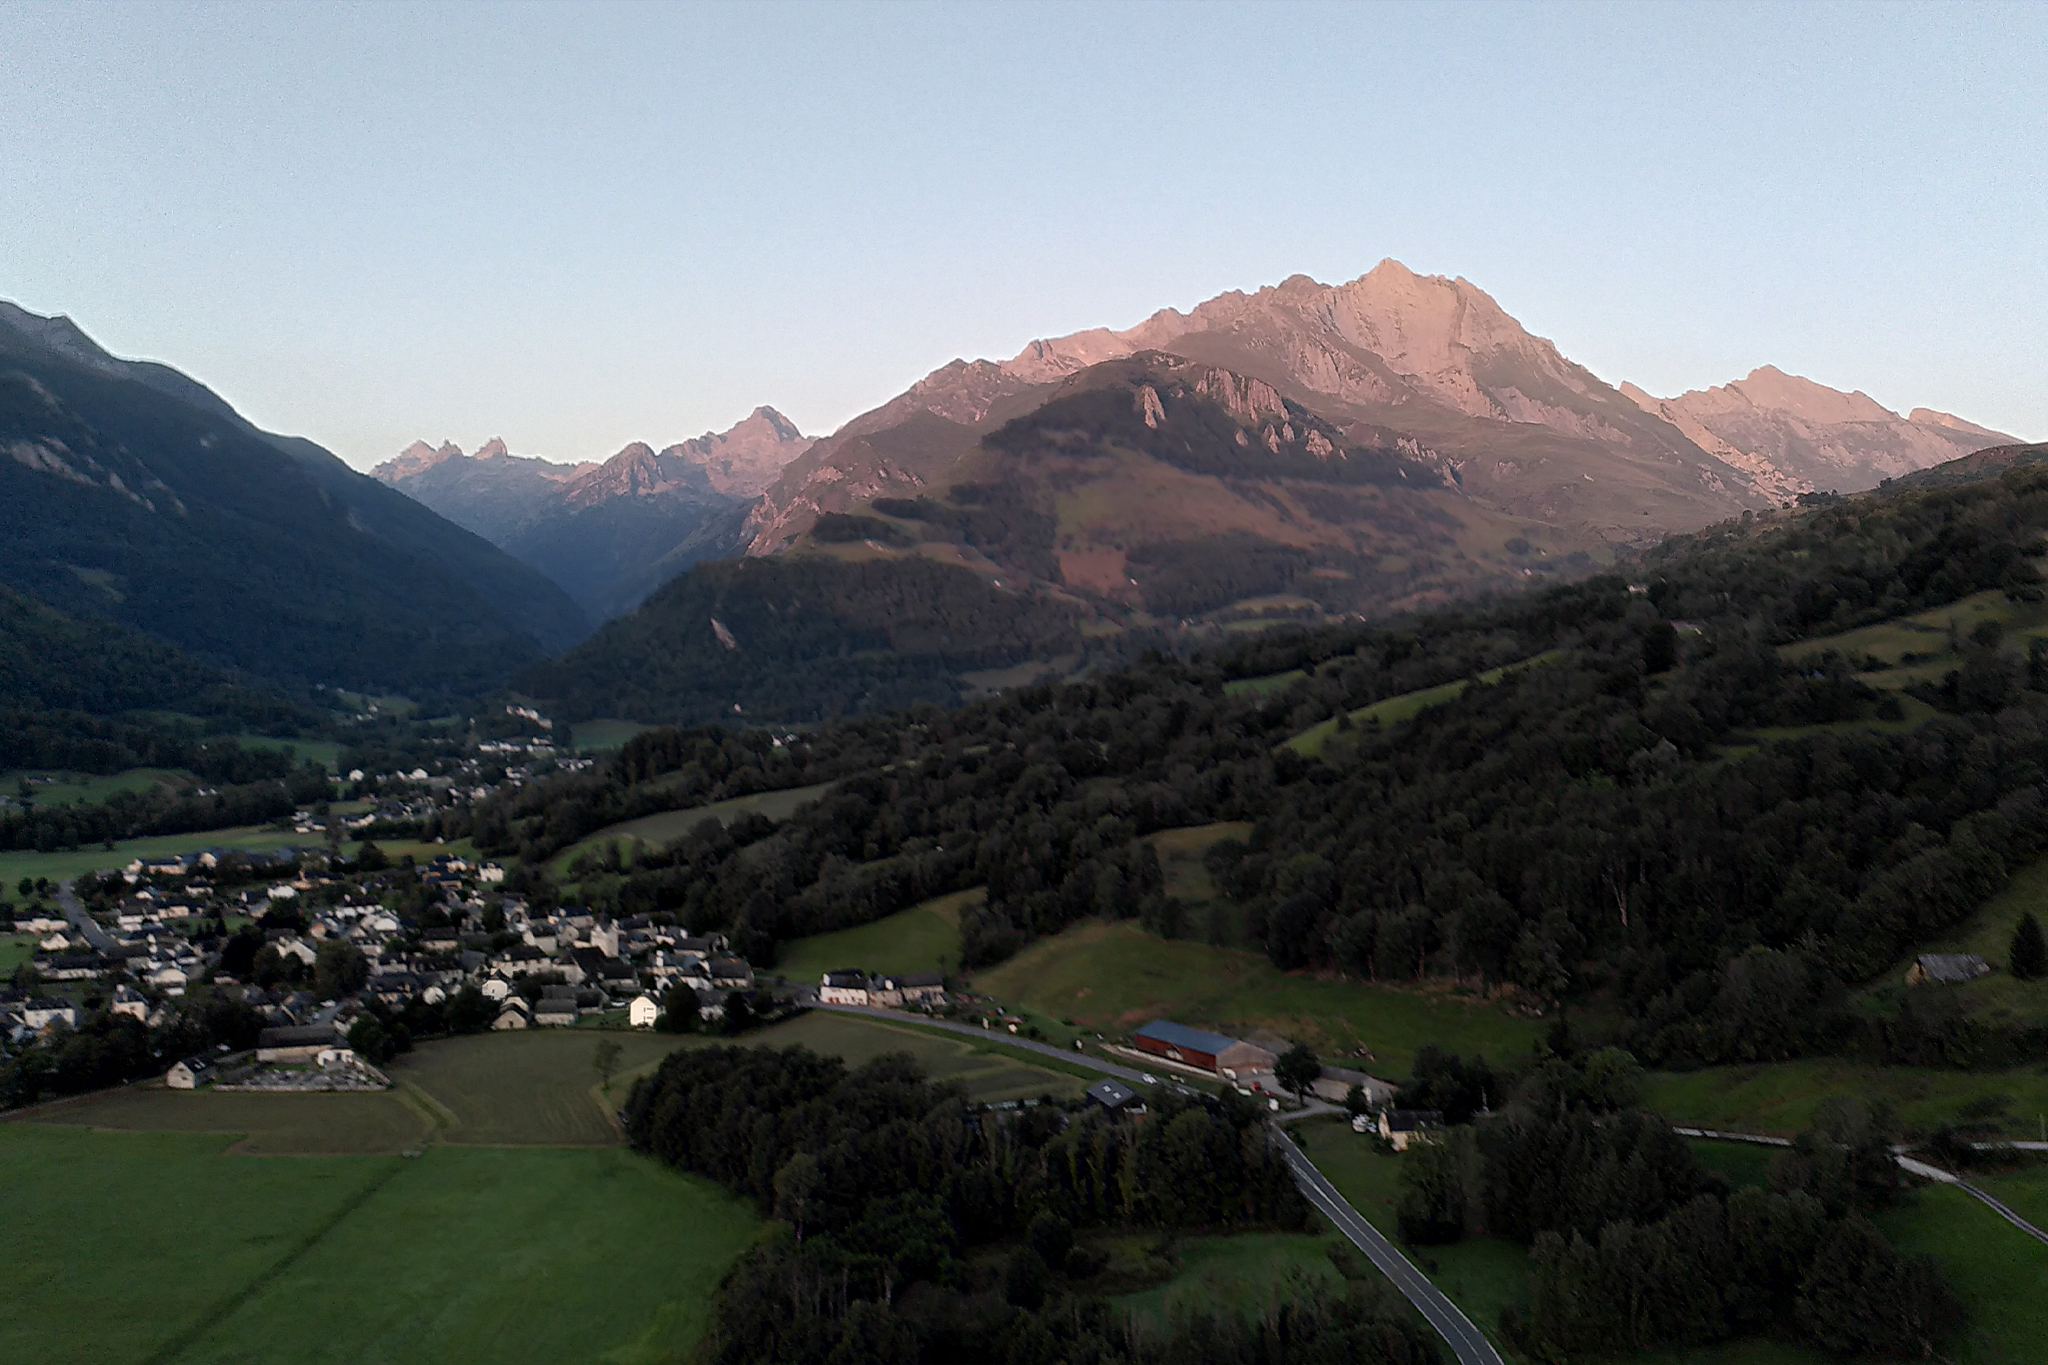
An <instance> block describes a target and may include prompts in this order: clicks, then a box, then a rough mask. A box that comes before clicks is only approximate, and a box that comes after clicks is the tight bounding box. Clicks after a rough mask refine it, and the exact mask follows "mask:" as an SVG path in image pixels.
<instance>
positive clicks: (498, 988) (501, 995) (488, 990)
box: [481, 976, 512, 1004]
mask: <svg viewBox="0 0 2048 1365" xmlns="http://www.w3.org/2000/svg"><path fill="white" fill-rule="evenodd" d="M481 989H482V991H483V993H484V999H486V1000H489V1001H491V1002H492V1003H494V1004H495V1003H500V1002H502V1001H503V1000H504V999H505V997H506V996H508V995H510V994H512V983H511V982H509V981H507V980H506V979H505V978H504V977H502V976H494V977H491V978H489V979H488V980H486V981H485V982H484V984H483V986H482V987H481Z"/></svg>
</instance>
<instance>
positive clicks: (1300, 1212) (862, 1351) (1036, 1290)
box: [625, 1047, 1440, 1365]
mask: <svg viewBox="0 0 2048 1365" xmlns="http://www.w3.org/2000/svg"><path fill="white" fill-rule="evenodd" d="M1149 1104H1150V1112H1149V1113H1148V1114H1147V1115H1146V1117H1145V1120H1144V1122H1142V1123H1131V1122H1129V1121H1128V1120H1119V1119H1116V1118H1112V1117H1110V1116H1108V1115H1106V1114H1103V1113H1102V1112H1101V1111H1099V1110H1095V1109H1093V1108H1092V1107H1088V1106H1083V1105H1079V1104H1061V1103H1056V1102H1053V1101H1051V1100H1044V1101H1040V1102H1038V1103H1036V1104H1026V1105H1024V1106H1021V1107H1016V1108H1010V1109H1007V1110H1005V1109H991V1108H988V1107H984V1106H975V1105H970V1104H968V1103H967V1101H966V1099H965V1097H964V1095H963V1094H962V1092H961V1091H960V1090H959V1089H958V1088H957V1087H954V1086H946V1085H938V1084H934V1083H933V1082H931V1081H929V1080H927V1079H926V1078H925V1077H924V1076H923V1075H922V1073H921V1072H920V1071H919V1070H918V1069H917V1067H916V1065H915V1064H914V1063H913V1062H912V1061H911V1060H910V1059H909V1058H908V1057H905V1056H901V1055H896V1056H884V1057H880V1058H877V1059H875V1060H874V1061H872V1062H869V1063H867V1064H866V1065H865V1066H862V1067H861V1068H859V1069H858V1070H853V1071H849V1070H848V1069H847V1068H846V1066H845V1064H844V1063H843V1062H841V1061H839V1060H838V1059H837V1058H826V1057H819V1056H816V1055H814V1054H812V1053H810V1052H808V1051H806V1050H805V1049H802V1048H789V1049H786V1050H783V1051H772V1050H767V1049H753V1048H730V1047H728V1048H704V1049H691V1050H685V1051H680V1052H676V1053H672V1054H670V1056H669V1058H668V1059H667V1060H666V1061H665V1062H663V1063H662V1065H661V1068H660V1069H659V1070H658V1071H657V1072H656V1073H655V1074H654V1075H653V1076H651V1077H649V1078H647V1079H645V1080H642V1081H639V1082H636V1083H635V1085H634V1088H633V1092H632V1095H631V1098H630V1099H629V1100H628V1102H627V1105H626V1110H625V1117H626V1131H627V1134H628V1136H629V1137H630V1139H631V1141H632V1142H633V1145H634V1146H635V1147H637V1148H639V1149H640V1150H642V1151H646V1152H650V1153H652V1154H653V1155H654V1156H656V1157H658V1158H660V1159H661V1160H663V1161H665V1162H668V1163H669V1164H671V1165H674V1166H677V1167H679V1168H681V1169H683V1170H687V1171H692V1172H695V1173H697V1174H700V1175H705V1176H708V1177H710V1178H711V1179H713V1180H716V1181H718V1182H719V1183H720V1184H722V1185H724V1186H725V1187H726V1188H728V1189H730V1190H732V1191H734V1192H735V1193H737V1194H740V1195H742V1196H744V1197H746V1198H748V1199H751V1200H752V1201H753V1202H754V1203H755V1205H756V1206H757V1207H758V1208H759V1209H760V1210H761V1211H762V1213H764V1214H767V1215H772V1216H773V1217H775V1218H776V1219H778V1220H779V1224H778V1226H777V1227H776V1228H775V1229H774V1230H773V1231H772V1232H771V1233H770V1234H769V1235H768V1236H767V1237H764V1238H763V1239H761V1240H759V1241H757V1242H756V1243H755V1244H754V1245H753V1247H751V1248H750V1249H749V1250H748V1251H747V1252H746V1253H744V1254H743V1255H742V1257H741V1259H740V1261H739V1263H738V1264H737V1265H736V1266H735V1267H734V1268H733V1269H732V1270H731V1271H729V1272H728V1273H727V1275H726V1278H725V1280H724V1282H723V1283H721V1284H720V1286H719V1288H718V1291H717V1294H716V1296H715V1297H714V1299H713V1302H712V1313H711V1316H712V1326H711V1332H710V1335H709V1337H708V1339H707V1340H706V1342H705V1343H704V1345H703V1346H702V1347H701V1348H700V1350H701V1354H702V1358H703V1359H705V1360H708V1361H715V1362H719V1365H750V1363H752V1362H759V1363H760V1365H769V1363H770V1362H773V1365H811V1363H812V1362H817V1363H818V1365H824V1363H825V1362H831V1365H868V1362H875V1365H905V1362H919V1361H922V1362H933V1363H934V1365H936V1363H937V1362H953V1361H962V1362H964V1361H976V1362H980V1361H1001V1362H1006V1363H1014V1365H1038V1363H1039V1362H1044V1363H1045V1365H1051V1362H1054V1361H1060V1360H1068V1361H1073V1360H1087V1361H1094V1362H1098V1365H1123V1363H1124V1362H1129V1365H1154V1363H1155V1362H1156V1363H1157V1365H1167V1362H1175V1363H1176V1365H1178V1363H1179V1362H1198V1363H1199V1365H1237V1363H1238V1362H1242V1363H1243V1365H1253V1362H1257V1363H1258V1365H1293V1362H1302V1365H1308V1362H1317V1363H1318V1365H1320V1363H1321V1362H1325V1361H1328V1362H1336V1361H1359V1362H1365V1365H1430V1363H1433V1362H1436V1361H1438V1360H1439V1359H1440V1356H1439V1354H1438V1351H1437V1348H1436V1344H1435V1342H1434V1340H1433V1338H1430V1337H1428V1336H1426V1335H1425V1329H1422V1328H1420V1327H1419V1326H1418V1325H1417V1323H1416V1322H1415V1320H1414V1319H1413V1318H1412V1317H1411V1316H1410V1315H1409V1314H1408V1313H1407V1312H1406V1311H1405V1309H1404V1307H1403V1306H1401V1305H1400V1304H1399V1303H1398V1301H1396V1300H1393V1299H1391V1298H1390V1297H1389V1296H1388V1295H1387V1294H1386V1292H1385V1291H1384V1290H1383V1289H1382V1288H1381V1287H1379V1286H1377V1285H1369V1284H1365V1283H1350V1284H1347V1285H1346V1286H1345V1288H1343V1289H1342V1290H1331V1289H1328V1288H1324V1287H1321V1286H1318V1285H1315V1284H1312V1283H1303V1284H1300V1285H1292V1286H1290V1287H1289V1290H1290V1292H1289V1293H1287V1294H1286V1295H1284V1296H1282V1298H1281V1299H1280V1300H1278V1301H1276V1302H1274V1303H1272V1304H1270V1305H1268V1306H1267V1307H1266V1311H1265V1312H1263V1313H1259V1314H1245V1313H1240V1312H1234V1311H1233V1312H1223V1313H1217V1314H1208V1313H1203V1314H1197V1315H1194V1316H1192V1317H1188V1318H1182V1319H1178V1320H1176V1321H1175V1322H1174V1323H1172V1325H1170V1326H1159V1327H1155V1328H1148V1327H1145V1326H1143V1325H1141V1324H1138V1323H1136V1322H1134V1321H1133V1320H1131V1319H1130V1317H1129V1316H1128V1315H1126V1314H1124V1313H1122V1312H1119V1311H1116V1310H1114V1309H1112V1308H1111V1307H1110V1306H1109V1305H1108V1304H1106V1303H1104V1302H1103V1301H1102V1300H1101V1298H1100V1297H1098V1296H1099V1295H1101V1294H1103V1293H1105V1292H1118V1288H1117V1287H1116V1286H1113V1285H1111V1284H1109V1283H1107V1282H1106V1280H1105V1277H1104V1272H1105V1271H1106V1270H1107V1269H1108V1260H1109V1258H1108V1256H1107V1254H1106V1252H1105V1250H1104V1249H1103V1248H1102V1247H1101V1245H1100V1243H1099V1241H1098V1236H1099V1234H1102V1233H1105V1232H1114V1231H1125V1230H1133V1229H1146V1230H1155V1231H1157V1232H1159V1233H1161V1234H1164V1235H1166V1236H1172V1235H1174V1234H1177V1233H1190V1232H1228V1231H1239V1230H1246V1229H1278V1230H1299V1229H1302V1228H1305V1227H1306V1226H1307V1223H1308V1217H1309V1214H1308V1207H1307V1205H1306V1203H1305V1202H1304V1201H1303V1199H1302V1197H1301V1194H1300V1193H1299V1192H1298V1191H1297V1190H1296V1189H1295V1186H1294V1183H1293V1180H1292V1178H1291V1176H1290V1175H1289V1173H1288V1168H1287V1165H1286V1163H1285V1162H1284V1161H1283V1160H1282V1159H1281V1157H1280V1155H1279V1154H1278V1153H1277V1152H1275V1151H1273V1150H1272V1147H1271V1144H1272V1143H1273V1142H1274V1141H1275V1140H1277V1139H1276V1137H1275V1135H1274V1134H1273V1133H1272V1132H1271V1130H1270V1129H1269V1128H1268V1127H1267V1126H1266V1125H1265V1124H1264V1123H1263V1122H1262V1117H1261V1111H1260V1110H1259V1108H1258V1106H1256V1105H1255V1104H1253V1103H1251V1102H1250V1101H1245V1100H1240V1099H1239V1098H1238V1096H1236V1095H1235V1094H1225V1095H1224V1096H1222V1097H1221V1098H1218V1097H1214V1096H1197V1095H1193V1094H1182V1093H1178V1092H1174V1091H1170V1090H1159V1091H1156V1092H1155V1093H1154V1095H1153V1096H1152V1097H1151V1099H1150V1101H1149Z"/></svg>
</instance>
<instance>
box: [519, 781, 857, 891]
mask: <svg viewBox="0 0 2048 1365" xmlns="http://www.w3.org/2000/svg"><path fill="white" fill-rule="evenodd" d="M829 786H831V784H830V783H819V784H818V785H816V786H811V787H791V788H789V789H787V790H785V791H778V792H757V793H755V794H754V795H752V796H735V797H734V798H733V799H732V800H730V801H714V802H712V803H711V804H710V805H708V806H692V807H690V808H689V809H688V810H665V811H657V812H656V813H655V814H653V815H643V816H641V817H640V818H639V819H637V820H623V821H621V822H620V823H618V824H616V825H607V826H606V827H605V828H603V829H601V830H599V831H598V832H597V833H595V834H593V835H590V836H589V837H588V838H585V839H582V840H580V841H578V842H577V843H573V844H571V845H569V847H567V848H565V849H563V850H562V851H561V852H560V853H558V854H556V855H555V857H554V860H553V861H552V862H550V863H549V864H548V872H549V875H551V876H555V877H561V876H564V875H566V874H567V873H568V870H569V864H571V863H573V862H575V861H576V859H577V858H579V857H580V856H582V855H583V854H584V853H586V852H589V851H590V850H591V849H595V848H605V847H609V846H611V845H615V844H624V845H625V846H626V847H627V848H629V849H630V848H633V847H637V846H638V845H640V844H652V845H654V846H655V847H657V848H659V847H661V846H663V845H665V844H667V843H668V842H669V841H670V840H672V839H680V838H682V837H683V836H684V835H685V834H688V833H689V832H690V831H691V830H693V829H695V828H696V827H697V826H698V825H699V824H701V823H703V822H704V821H706V820H716V821H718V823H720V824H721V825H729V824H731V823H732V822H733V821H734V820H737V819H738V818H739V817H740V816H742V815H746V814H756V815H765V816H767V817H768V818H769V819H770V820H787V819H788V818H789V817H790V816H791V815H793V814H795V812H796V808H797V807H798V806H801V805H803V804H804V803H805V802H807V801H815V800H817V799H818V797H820V796H822V795H824V793H825V791H826V789H827V788H828V787H829Z"/></svg>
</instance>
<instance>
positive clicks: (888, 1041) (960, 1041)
mask: <svg viewBox="0 0 2048 1365" xmlns="http://www.w3.org/2000/svg"><path fill="white" fill-rule="evenodd" d="M710 1041H712V1042H717V1041H720V1040H718V1039H712V1040H710ZM746 1041H747V1042H748V1043H750V1044H755V1045H758V1046H765V1047H788V1046H790V1045H792V1044H797V1043H801V1044H802V1045H803V1046H805V1047H808V1048H810V1049H811V1051H813V1052H821V1053H827V1054H830V1055H833V1056H838V1057H844V1058H845V1059H846V1062H847V1065H849V1066H859V1065H860V1064H861V1063H862V1062H865V1061H868V1060H870V1059H872V1058H875V1057H879V1056H881V1055H882V1054H883V1053H885V1052H907V1053H909V1054H910V1055H911V1056H912V1057H914V1058H916V1059H917V1061H918V1063H919V1064H920V1065H922V1066H923V1067H924V1069H925V1073H926V1074H927V1075H929V1076H931V1077H932V1079H934V1080H940V1081H957V1082H959V1083H960V1084H961V1085H964V1086H966V1087H967V1094H968V1097H969V1098H970V1099H973V1100H977V1101H994V1100H1014V1099H1027V1098H1032V1097H1035V1096H1038V1095H1047V1094H1050V1095H1078V1094H1079V1093H1081V1091H1082V1089H1083V1088H1085V1087H1086V1086H1087V1085H1088V1083H1089V1081H1090V1080H1092V1079H1094V1075H1095V1073H1093V1072H1089V1073H1087V1079H1083V1077H1082V1076H1080V1075H1072V1074H1069V1073H1067V1072H1064V1071H1055V1070H1052V1069H1050V1067H1045V1066H1039V1065H1036V1064H1035V1063H1033V1062H1030V1061H1026V1060H1025V1059H1024V1058H1025V1056H1026V1055H1028V1054H1023V1053H1020V1052H1018V1051H1015V1050H1013V1049H1009V1048H1004V1047H1002V1046H1001V1045H1000V1044H998V1043H995V1042H994V1041H990V1042H986V1043H984V1042H981V1041H980V1040H978V1039H974V1038H967V1037H963V1036H961V1035H959V1034H953V1033H946V1032H942V1031H939V1030H936V1029H920V1028H917V1027H916V1026H914V1025H908V1024H904V1025H899V1024H895V1023H889V1022H884V1021H882V1020H879V1019H863V1018H861V1017H859V1016H858V1015H846V1014H828V1013H826V1012H824V1011H822V1010H818V1011H813V1012H812V1013H810V1014H806V1015H803V1016H802V1017H800V1018H797V1019H792V1020H790V1021H789V1022H788V1023H786V1024H778V1025H776V1026H775V1027H774V1028H771V1029H764V1030H762V1031H761V1032H760V1033H757V1034H751V1035H749V1036H748V1038H747V1039H746Z"/></svg>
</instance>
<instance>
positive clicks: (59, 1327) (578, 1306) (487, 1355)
mask: <svg viewBox="0 0 2048 1365" xmlns="http://www.w3.org/2000/svg"><path fill="white" fill-rule="evenodd" d="M252 1098H260V1099H271V1098H277V1097H270V1096H258V1097H252ZM226 1141H227V1140H226V1139H224V1138H221V1137H217V1136H212V1137H209V1136H200V1135H196V1134H162V1133H88V1132H80V1131H77V1130H65V1129H61V1128H56V1127H50V1126H45V1125H37V1124H25V1123H10V1124H4V1125H0V1173H4V1178H5V1180H6V1185H7V1188H8V1189H9V1191H10V1192H11V1196H12V1204H13V1209H14V1212H15V1218H16V1225H15V1229H14V1233H13V1237H12V1239H11V1251H12V1255H11V1256H10V1271H11V1273H10V1276H9V1291H8V1298H9V1300H10V1303H11V1305H12V1307H13V1308H14V1310H15V1311H10V1312H8V1313H4V1314H0V1359H7V1360H24V1361H26V1360H34V1361H38V1362H42V1363H43V1365H129V1362H133V1363H134V1365H143V1363H144V1362H148V1363H149V1365H157V1363H158V1362H164V1363H166V1365H169V1363H171V1362H193V1363H194V1365H196V1363H197V1362H230V1361H252V1362H255V1361H261V1362H269V1361H278V1360H290V1361H293V1362H304V1363H305V1365H320V1363H321V1362H330V1361H331V1362H337V1363H338V1362H343V1361H365V1360H370V1361H398V1360H403V1361H407V1362H425V1363H427V1365H432V1363H434V1362H450V1365H453V1362H467V1361H474V1360H484V1359H487V1360H490V1361H493V1362H494V1363H495V1365H526V1363H527V1362H532V1363H533V1365H551V1362H554V1361H558V1360H570V1359H573V1360H591V1361H608V1362H618V1363H619V1365H632V1363H633V1362H640V1361H648V1362H653V1361H658V1360H669V1359H673V1358H676V1357H677V1356H678V1355H679V1354H687V1352H688V1349H689V1347H690V1345H691V1344H692V1343H693V1342H694V1340H695V1339H696V1337H697V1336H698V1335H700V1334H701V1332H702V1331H703V1328H704V1325H705V1319H704V1313H705V1309H706V1305H707V1302H708V1299H709V1295H710V1290H711V1287H712V1285H713V1284H715V1283H716V1281H717V1278H718V1276H719V1275H721V1274H722V1273H723V1272H724V1269H725V1267H726V1265H727V1264H729V1263H730V1261H731V1258H732V1257H733V1255H734V1254H736V1253H737V1252H738V1251H739V1249H740V1248H741V1247H743V1246H744V1245H745V1244H746V1242H747V1241H748V1239H749V1238H751V1237H752V1236H753V1235H754V1233H755V1230H756V1228H757V1227H758V1221H757V1219H756V1218H755V1216H754V1215H753V1213H752V1212H751V1210H749V1209H748V1208H747V1207H746V1206H745V1205H743V1204H741V1203H739V1202H738V1201H736V1200H734V1199H732V1198H731V1197H730V1196H729V1195H726V1194H725V1193H724V1192H723V1191H720V1190H718V1189H717V1188H716V1187H714V1186H712V1185H710V1184H708V1183H707V1182H703V1181H699V1180H695V1179H692V1178H690V1177H686V1176H682V1175H678V1174H676V1173H675V1172H673V1171H669V1170H666V1169H664V1168H663V1167H661V1166H659V1165H658V1164H656V1163H654V1162H652V1161H649V1160H647V1159H645V1158H643V1157H638V1156H635V1155H632V1154H631V1153H628V1152H624V1151H480V1150H465V1149H457V1148H445V1147H444V1148H434V1149H430V1150H429V1151H428V1152H427V1153H426V1154H425V1155H424V1156H423V1157H421V1158H418V1159H415V1160H407V1159H404V1158H400V1157H364V1156H357V1157H295V1158H290V1159H274V1160H251V1159H247V1158H242V1157H235V1156H230V1155H227V1154H226V1153H225V1152H224V1151H223V1148H224V1147H225V1146H226Z"/></svg>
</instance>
